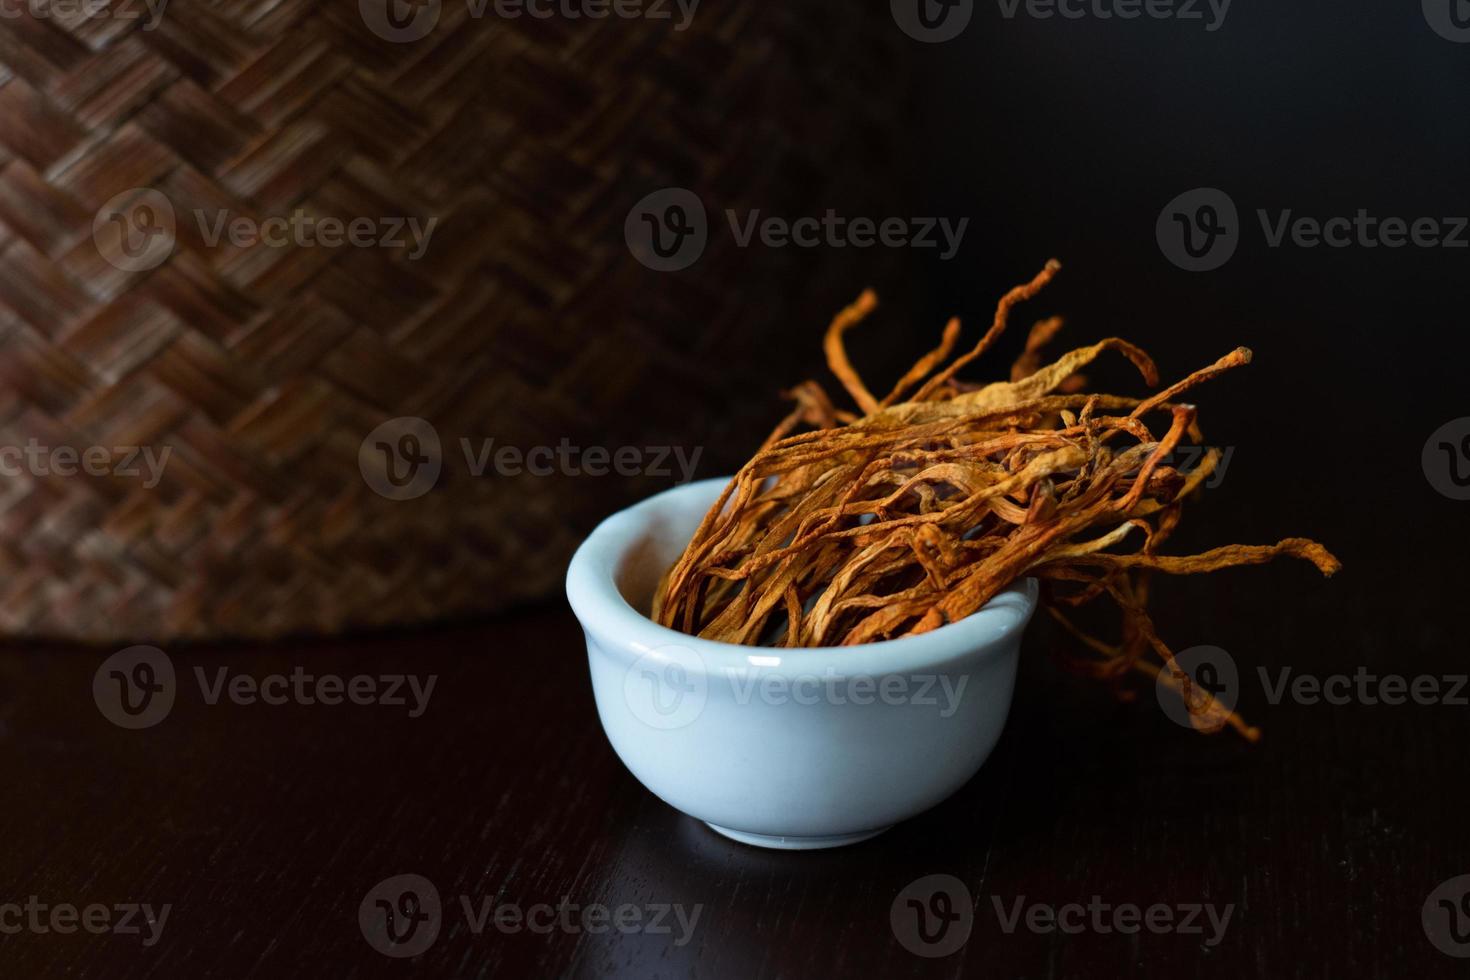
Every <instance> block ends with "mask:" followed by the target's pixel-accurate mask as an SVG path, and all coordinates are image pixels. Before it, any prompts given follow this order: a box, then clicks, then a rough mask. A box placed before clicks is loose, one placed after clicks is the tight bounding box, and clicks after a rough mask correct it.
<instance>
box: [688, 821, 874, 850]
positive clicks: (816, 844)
mask: <svg viewBox="0 0 1470 980" xmlns="http://www.w3.org/2000/svg"><path fill="white" fill-rule="evenodd" d="M705 826H707V827H709V829H710V830H713V831H714V832H715V833H717V834H720V835H722V836H724V837H728V838H730V839H731V840H733V841H739V842H740V843H742V844H749V845H751V846H752V847H769V848H773V849H775V850H779V851H816V850H820V849H821V848H824V847H845V846H846V845H848V844H856V843H857V842H858V841H865V840H867V839H868V838H869V837H877V836H878V835H879V834H881V833H883V831H885V830H887V829H888V828H887V827H879V828H878V829H877V830H864V831H862V832H860V833H856V834H830V835H828V836H825V837H775V836H772V835H770V834H748V833H746V832H745V831H743V830H731V829H729V828H728V827H721V826H718V825H717V824H712V823H709V822H708V821H706V823H705Z"/></svg>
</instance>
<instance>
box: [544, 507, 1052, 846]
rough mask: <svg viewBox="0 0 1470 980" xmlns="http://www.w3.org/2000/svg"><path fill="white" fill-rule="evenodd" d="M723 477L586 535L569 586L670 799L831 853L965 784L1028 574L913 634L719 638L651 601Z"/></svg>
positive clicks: (759, 835)
mask: <svg viewBox="0 0 1470 980" xmlns="http://www.w3.org/2000/svg"><path fill="white" fill-rule="evenodd" d="M727 482H728V481H727V480H724V479H718V480H705V481H703V482H700V483H692V484H688V485H686V486H682V487H678V488H675V489H673V490H669V491H666V492H664V493H661V494H659V495H658V496H656V497H652V498H650V499H648V500H645V501H643V502H642V503H640V504H638V505H636V506H634V507H630V508H629V509H627V510H625V511H622V512H620V513H618V514H614V515H613V516H612V517H609V518H608V519H607V520H605V521H603V522H602V524H601V525H599V526H598V528H597V530H595V531H593V532H592V534H591V535H590V536H589V537H588V538H587V540H586V541H585V542H583V544H582V546H581V548H579V549H578V551H577V554H576V556H575V557H574V558H573V559H572V564H571V567H570V569H569V570H568V572H567V597H568V598H569V599H570V600H571V604H572V609H573V610H574V611H575V612H576V614H577V618H578V619H579V620H581V622H582V627H583V629H584V630H585V631H586V634H587V654H588V660H589V662H590V664H591V668H592V689H593V692H594V694H595V695H596V698H597V712H598V714H599V715H600V716H601V718H602V727H603V729H604V730H606V732H607V737H608V739H609V740H610V741H611V742H612V746H613V748H614V749H615V750H616V751H617V753H618V755H619V757H621V758H622V760H623V762H624V763H625V764H626V765H627V766H628V768H629V769H630V770H631V771H632V773H633V775H634V776H637V777H638V779H639V781H640V782H642V783H643V785H645V786H647V787H648V788H649V789H650V790H652V791H653V792H654V793H655V794H657V795H658V796H659V797H660V798H661V799H663V800H664V801H665V802H667V803H668V804H669V805H670V806H673V807H675V808H677V809H679V810H682V811H683V812H685V813H687V814H690V815H691V816H694V817H697V818H698V819H700V820H703V821H705V822H706V823H708V824H709V825H710V826H711V827H713V828H714V829H715V830H717V831H719V832H720V833H722V834H724V835H726V836H727V837H731V838H734V839H735V840H738V841H743V842H745V843H748V844H756V845H760V846H763V847H780V848H796V849H800V848H817V847H835V846H838V845H841V844H850V843H854V842H856V841H860V840H863V839H865V838H867V837H871V836H873V835H874V834H877V833H880V832H882V831H883V830H886V829H887V828H888V827H890V826H892V825H893V824H894V823H897V822H898V821H900V820H904V819H906V818H908V817H912V816H914V815H915V814H918V813H922V812H923V811H924V810H927V809H929V808H930V807H932V806H934V805H935V804H936V803H939V802H940V801H941V800H943V799H945V798H946V797H947V796H949V795H950V794H951V793H953V792H954V791H955V790H957V789H959V788H960V787H961V786H963V785H964V784H965V782H966V781H968V780H969V779H970V777H971V776H973V775H974V774H975V772H976V770H978V769H979V768H980V765H981V763H983V762H984V761H985V758H986V756H988V755H989V754H990V750H991V748H992V747H993V746H994V745H995V741H996V739H997V738H998V737H999V736H1000V732H1001V728H1002V727H1003V726H1004V725H1005V720H1006V715H1007V713H1008V712H1009V710H1010V704H1011V691H1012V689H1013V687H1014V684H1015V678H1016V661H1017V659H1018V656H1019V654H1020V644H1021V633H1022V631H1023V630H1024V629H1025V626H1026V623H1027V621H1028V620H1030V618H1031V614H1032V612H1033V611H1034V610H1035V608H1036V596H1037V586H1036V582H1035V580H1034V579H1026V580H1024V581H1022V582H1019V583H1017V584H1016V585H1015V586H1013V587H1011V588H1010V589H1008V590H1007V591H1006V592H1004V593H1002V594H1001V595H999V596H997V597H996V598H995V599H993V600H992V601H991V602H990V603H989V604H988V605H986V606H985V608H983V609H981V610H980V611H979V612H977V613H975V614H974V615H972V616H968V617H966V618H965V619H963V620H961V621H960V622H957V623H951V624H950V625H948V626H944V627H941V628H940V629H937V630H934V631H933V632H930V633H925V634H922V635H919V636H911V637H903V638H901V639H897V640H889V641H886V642H882V643H869V644H862V645H858V646H850V647H821V648H809V649H799V650H783V649H770V648H759V647H743V646H736V645H734V644H729V643H714V642H711V641H708V640H701V639H698V638H696V637H692V636H686V635H685V634H683V633H679V632H676V631H674V630H670V629H666V628H664V627H662V626H659V625H658V624H656V623H654V622H653V621H652V620H650V619H649V618H648V617H647V616H646V615H645V611H646V610H647V609H648V608H649V606H650V605H651V601H652V596H653V590H654V588H655V586H656V585H657V582H658V579H659V576H660V575H662V574H663V572H664V571H665V570H666V569H667V568H668V567H669V566H670V565H672V564H673V562H674V561H675V560H676V559H677V558H678V557H679V555H680V553H681V552H682V551H683V549H684V546H685V545H686V544H688V542H689V538H690V536H692V535H693V533H694V530H695V528H696V527H697V526H698V525H699V522H700V519H701V518H702V517H703V516H704V514H705V511H706V510H708V508H709V507H710V506H711V505H712V504H713V503H714V501H715V500H716V499H717V498H718V496H719V494H720V491H721V490H722V489H723V488H724V486H725V484H726V483H727Z"/></svg>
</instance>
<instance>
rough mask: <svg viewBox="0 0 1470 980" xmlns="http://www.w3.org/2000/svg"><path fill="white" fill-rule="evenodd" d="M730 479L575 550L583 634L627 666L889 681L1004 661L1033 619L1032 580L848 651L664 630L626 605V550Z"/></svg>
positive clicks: (571, 579)
mask: <svg viewBox="0 0 1470 980" xmlns="http://www.w3.org/2000/svg"><path fill="white" fill-rule="evenodd" d="M731 479H732V477H714V478H712V479H707V480H698V481H695V482H693V483H685V484H682V485H679V486H676V487H673V488H671V489H668V490H664V491H662V492H661V493H657V494H654V495H653V496H651V497H648V498H646V499H644V500H642V501H640V502H638V503H636V504H634V505H632V506H631V507H627V508H625V509H623V510H620V511H618V512H617V513H615V514H613V515H611V516H610V517H608V518H606V519H605V520H603V521H602V522H601V523H600V524H598V525H597V527H596V528H595V529H593V531H592V533H591V534H589V535H588V536H587V538H586V540H584V541H583V542H582V544H581V545H580V546H579V547H578V548H577V551H576V553H575V554H574V555H573V556H572V560H571V563H570V564H569V565H568V567H567V580H566V590H567V600H568V602H569V603H570V604H571V607H572V611H573V612H574V613H575V614H576V616H577V619H578V620H579V621H580V622H581V623H582V627H583V629H585V630H586V631H587V632H588V633H589V634H592V635H594V636H595V637H597V638H598V639H600V640H602V641H604V644H605V643H606V641H608V640H615V641H618V642H619V644H620V645H621V646H622V647H623V648H624V653H625V655H627V656H628V658H629V659H630V660H631V659H635V658H637V657H639V656H646V655H654V656H658V655H659V653H660V651H666V652H669V655H670V656H671V657H678V656H680V655H679V654H678V653H673V652H672V651H673V650H685V651H692V652H694V653H695V654H697V658H696V664H697V665H703V667H704V668H706V669H710V668H716V669H737V670H748V669H750V668H752V667H759V668H760V669H762V670H775V671H779V672H792V673H800V674H809V673H811V672H813V671H821V672H834V673H837V674H854V673H869V674H888V673H895V672H899V671H913V670H915V669H919V668H924V667H933V666H937V665H940V664H943V663H945V662H948V661H954V660H958V659H962V658H963V659H978V660H985V659H991V658H994V657H1000V656H1002V655H1003V654H1004V653H1005V652H1006V650H1007V648H1008V647H1009V646H1010V643H1009V642H1008V641H1010V640H1012V639H1014V638H1015V637H1016V636H1017V635H1018V634H1019V633H1020V632H1021V631H1022V630H1024V629H1025V628H1026V624H1027V623H1028V622H1030V620H1031V616H1032V614H1033V613H1034V612H1035V611H1036V606H1037V600H1038V598H1039V595H1040V587H1039V585H1038V584H1037V581H1036V579H1035V578H1030V577H1028V578H1023V579H1019V580H1018V581H1016V582H1014V583H1012V584H1011V585H1009V586H1007V587H1006V589H1005V590H1003V591H1002V592H1001V593H1000V594H998V595H997V596H995V598H993V599H991V600H990V601H989V602H988V603H986V604H985V605H984V606H982V607H981V608H980V609H978V610H977V611H975V612H973V613H971V614H970V615H969V616H966V617H965V618H964V619H961V620H959V621H957V622H954V623H947V624H945V625H944V626H941V627H939V628H938V629H936V630H931V631H930V632H928V633H920V634H918V635H917V636H904V637H899V638H897V639H893V640H881V641H879V642H877V643H859V644H854V645H852V646H845V647H831V646H825V647H801V648H799V649H787V648H781V647H752V646H742V645H739V644H735V643H724V642H720V641H716V640H706V639H701V638H700V637H697V636H690V635H688V634H686V633H681V632H679V631H678V630H674V629H670V628H668V627H666V626H662V625H660V624H658V623H656V622H654V621H653V620H652V619H649V618H648V617H647V616H645V615H644V614H643V613H642V612H640V611H639V610H638V609H636V608H634V606H633V605H632V604H631V603H630V602H628V600H627V599H626V598H624V596H623V593H622V590H621V589H620V588H618V584H617V579H616V577H617V573H618V570H619V567H620V565H621V563H622V561H623V559H624V556H625V555H626V554H627V553H628V551H629V549H630V548H632V547H633V546H635V545H636V544H637V543H638V542H639V541H641V540H643V538H644V535H645V534H646V531H647V528H648V526H649V524H650V521H651V518H652V517H653V515H655V514H658V513H660V512H662V511H664V510H666V509H667V508H668V507H669V506H670V505H671V504H673V503H675V502H678V503H679V504H681V505H687V504H688V503H689V501H690V500H691V499H692V498H703V499H704V504H703V507H704V509H705V510H708V508H709V506H710V505H711V504H713V503H714V501H715V500H716V499H718V497H719V494H720V491H721V490H723V489H724V488H725V486H726V485H727V484H728V483H729V482H730V480H731Z"/></svg>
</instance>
